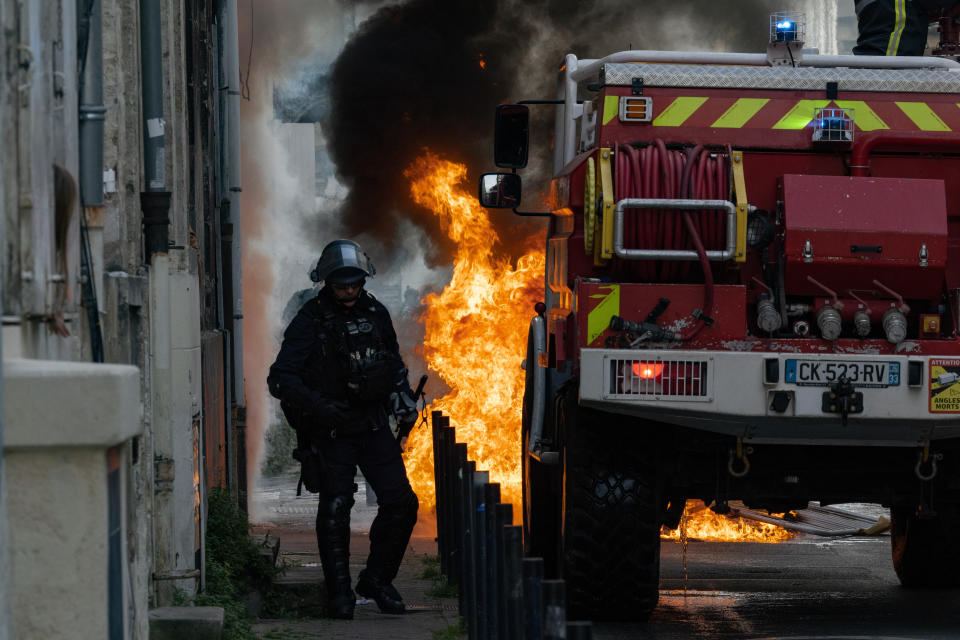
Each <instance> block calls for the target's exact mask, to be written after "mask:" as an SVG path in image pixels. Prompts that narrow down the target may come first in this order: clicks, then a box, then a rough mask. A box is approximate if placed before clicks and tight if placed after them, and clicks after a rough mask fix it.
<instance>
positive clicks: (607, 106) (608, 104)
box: [603, 96, 620, 124]
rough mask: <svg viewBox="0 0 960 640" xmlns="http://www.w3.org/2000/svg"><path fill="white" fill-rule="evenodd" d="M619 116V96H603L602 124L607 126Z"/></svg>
mask: <svg viewBox="0 0 960 640" xmlns="http://www.w3.org/2000/svg"><path fill="white" fill-rule="evenodd" d="M618 115H620V96H604V98H603V124H607V123H608V122H610V121H611V120H613V119H614V118H616V117H617V116H618Z"/></svg>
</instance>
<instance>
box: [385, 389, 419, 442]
mask: <svg viewBox="0 0 960 640" xmlns="http://www.w3.org/2000/svg"><path fill="white" fill-rule="evenodd" d="M390 406H391V409H392V411H393V416H394V417H395V418H396V419H397V436H398V437H399V438H400V439H403V438H406V437H407V436H408V435H409V434H410V431H412V430H413V427H414V426H416V424H417V418H419V417H420V414H419V412H417V401H416V400H414V399H413V396H412V395H411V393H410V392H409V391H395V392H393V393H391V394H390Z"/></svg>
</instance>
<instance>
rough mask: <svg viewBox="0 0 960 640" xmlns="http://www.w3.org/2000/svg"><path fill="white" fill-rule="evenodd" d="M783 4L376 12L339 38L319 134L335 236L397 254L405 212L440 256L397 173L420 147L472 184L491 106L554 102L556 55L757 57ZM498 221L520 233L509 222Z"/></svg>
mask: <svg viewBox="0 0 960 640" xmlns="http://www.w3.org/2000/svg"><path fill="white" fill-rule="evenodd" d="M783 8H784V7H782V6H776V7H775V6H774V3H773V0H727V1H725V2H724V1H718V0H687V1H686V2H677V1H676V0H633V1H622V0H593V1H591V0H530V1H521V0H411V1H409V2H406V3H404V4H401V5H396V6H390V7H386V8H383V9H381V10H380V11H378V12H377V13H375V14H374V15H373V16H372V17H371V18H370V19H369V20H367V21H366V22H364V23H363V24H362V25H361V27H360V28H359V30H358V31H357V33H356V34H355V35H354V36H353V38H352V39H351V40H350V41H349V42H348V44H347V45H346V47H345V48H344V50H343V52H342V53H341V55H340V56H339V58H338V59H337V61H336V63H335V64H334V66H333V69H332V73H331V76H330V85H329V87H330V93H331V107H330V115H329V118H328V119H327V120H326V124H325V130H326V134H327V137H328V139H329V141H330V147H329V148H330V153H331V155H332V157H333V159H334V161H335V163H336V165H337V171H338V176H339V178H340V180H341V181H342V182H343V183H345V184H346V185H348V186H349V187H350V196H349V198H348V200H347V202H346V203H345V205H344V209H343V211H342V215H341V223H342V224H343V228H344V231H345V232H346V233H347V234H359V233H364V232H365V233H367V234H371V235H373V236H374V237H376V238H377V239H378V240H380V241H381V242H383V243H384V245H385V246H386V247H387V248H393V249H395V248H396V243H397V242H398V241H399V240H401V239H400V238H397V237H396V231H395V230H396V228H397V219H398V217H399V216H404V217H410V218H411V219H413V220H414V222H415V223H418V224H420V225H421V226H423V227H424V228H425V229H426V230H427V233H428V235H429V236H430V238H431V239H432V240H433V241H434V243H435V244H436V246H437V247H438V248H439V252H440V255H434V256H432V257H433V258H434V259H437V260H438V261H442V260H444V259H446V257H447V256H445V255H443V254H444V253H446V250H445V249H446V243H447V241H446V238H445V237H443V236H442V234H441V233H440V231H439V229H438V228H437V226H436V225H435V224H433V223H432V215H431V214H429V213H426V212H423V211H421V210H420V209H419V208H418V207H417V206H416V205H414V204H413V203H412V202H411V200H410V197H409V186H408V183H407V180H406V179H405V178H404V177H403V171H404V169H405V168H406V167H407V166H408V165H409V164H410V163H411V162H412V161H413V159H414V158H416V157H417V156H418V155H420V154H421V153H422V152H423V149H424V148H425V147H428V148H430V149H431V150H432V151H434V152H436V153H439V154H442V155H443V156H444V157H446V158H449V159H451V160H455V161H459V162H465V163H466V164H467V166H468V167H469V168H470V175H469V180H470V185H472V184H475V182H476V179H477V177H478V175H479V174H480V173H482V172H483V171H489V170H492V169H493V159H492V150H491V147H492V145H491V138H492V130H493V112H494V108H495V106H496V105H497V104H499V103H502V102H506V101H515V100H520V99H524V98H552V97H554V96H555V91H556V90H555V87H556V78H557V75H556V74H557V71H558V69H559V66H560V63H561V62H562V58H563V56H564V54H566V53H568V52H571V53H575V54H576V55H577V56H578V57H580V58H596V57H602V56H604V55H606V54H608V53H612V52H615V51H622V50H625V49H629V48H633V49H674V50H718V51H753V52H760V51H763V50H764V46H765V43H766V38H767V28H768V24H769V14H770V13H771V11H773V10H775V9H783ZM786 8H789V7H786ZM539 110H540V111H542V114H540V115H542V116H543V118H542V121H546V120H547V119H548V118H549V119H552V110H551V109H550V108H549V107H540V108H539ZM537 138H538V139H535V140H534V144H533V148H534V150H535V151H536V150H539V154H538V156H537V157H535V158H534V159H533V162H532V164H534V165H535V166H541V167H542V166H545V165H546V163H547V162H548V161H547V160H546V158H547V157H548V156H551V154H552V151H550V149H549V143H550V139H549V133H547V134H545V135H539V136H537ZM525 177H526V176H525ZM526 186H528V185H527V184H525V187H526ZM530 186H533V185H530ZM470 188H472V187H470ZM525 194H526V195H527V197H525V198H524V204H525V205H526V207H525V208H536V202H537V198H536V194H535V193H529V191H528V190H526V189H525ZM497 219H499V220H501V221H502V224H504V225H511V226H516V225H517V224H518V222H517V220H518V219H517V218H516V217H514V216H512V215H511V214H509V213H504V214H503V215H501V216H498V218H497ZM506 235H507V234H504V233H501V237H506ZM523 235H525V234H523V233H515V232H514V233H511V234H510V236H512V237H518V238H519V237H520V236H523Z"/></svg>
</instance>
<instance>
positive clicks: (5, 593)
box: [0, 158, 10, 640]
mask: <svg viewBox="0 0 960 640" xmlns="http://www.w3.org/2000/svg"><path fill="white" fill-rule="evenodd" d="M3 195H4V193H3V160H2V158H0V197H3ZM4 246H6V245H5V244H4V242H3V227H2V225H0V257H2V256H3V253H4V251H3V247H4ZM2 286H3V285H2V283H0V300H2V299H3V290H2ZM2 361H3V341H2V340H0V363H2ZM4 473H5V472H4V470H3V376H2V375H0V640H9V638H10V635H9V634H10V628H9V627H8V625H9V620H10V553H9V550H8V549H7V545H8V544H9V543H8V540H10V524H9V523H8V522H7V483H6V476H5V475H4Z"/></svg>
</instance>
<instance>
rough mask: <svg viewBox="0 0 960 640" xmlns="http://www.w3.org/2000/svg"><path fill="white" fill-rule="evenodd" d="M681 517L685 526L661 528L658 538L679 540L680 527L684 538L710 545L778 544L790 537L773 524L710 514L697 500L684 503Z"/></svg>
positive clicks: (682, 524) (787, 532)
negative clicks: (706, 542)
mask: <svg viewBox="0 0 960 640" xmlns="http://www.w3.org/2000/svg"><path fill="white" fill-rule="evenodd" d="M684 517H685V520H686V523H684V522H683V521H681V524H680V526H679V527H677V528H676V529H674V530H672V531H669V530H667V529H664V530H663V531H662V532H661V535H660V537H661V538H664V539H667V540H681V536H682V535H683V531H682V529H683V527H684V525H685V526H686V534H687V538H688V539H694V538H695V539H697V540H704V541H710V542H723V541H726V542H782V541H784V540H789V539H790V538H792V537H793V534H792V533H791V532H790V531H787V530H786V529H783V528H781V527H778V526H776V525H773V524H767V523H766V522H754V521H752V520H745V519H743V518H738V517H736V516H732V517H731V516H724V515H720V514H717V513H714V512H713V511H711V510H710V509H708V508H707V506H706V505H705V504H703V502H701V501H700V500H688V501H687V506H686V508H685V509H684Z"/></svg>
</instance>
